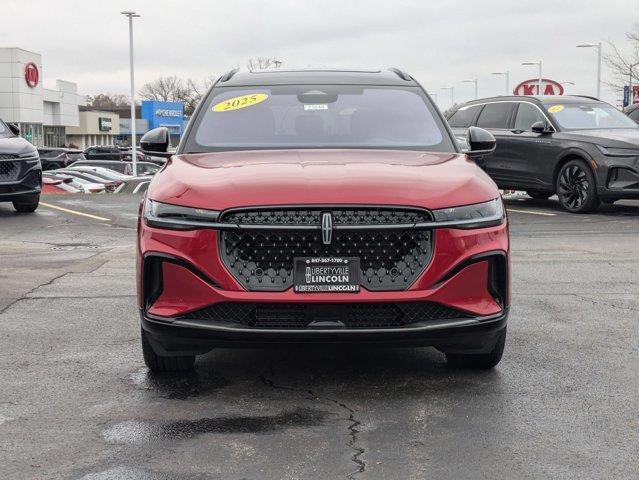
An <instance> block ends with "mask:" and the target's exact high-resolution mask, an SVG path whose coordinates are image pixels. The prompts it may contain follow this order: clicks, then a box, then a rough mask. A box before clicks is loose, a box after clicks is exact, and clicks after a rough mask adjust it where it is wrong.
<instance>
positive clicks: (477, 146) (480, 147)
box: [466, 127, 497, 158]
mask: <svg viewBox="0 0 639 480" xmlns="http://www.w3.org/2000/svg"><path fill="white" fill-rule="evenodd" d="M466 142H467V143H468V146H469V147H470V150H469V151H468V152H466V155H468V156H469V157H471V158H478V157H481V156H483V155H488V154H489V153H493V152H494V151H495V147H496V146H497V140H495V137H493V135H492V133H490V132H488V131H486V130H484V129H483V128H478V127H470V128H469V129H468V134H467V135H466Z"/></svg>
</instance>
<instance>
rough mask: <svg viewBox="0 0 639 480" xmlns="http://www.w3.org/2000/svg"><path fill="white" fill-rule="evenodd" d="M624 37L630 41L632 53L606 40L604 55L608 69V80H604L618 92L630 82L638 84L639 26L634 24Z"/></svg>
mask: <svg viewBox="0 0 639 480" xmlns="http://www.w3.org/2000/svg"><path fill="white" fill-rule="evenodd" d="M626 39H627V40H628V42H629V43H630V46H631V50H632V53H631V54H627V53H624V52H623V51H622V50H621V49H620V48H619V47H618V46H617V45H616V44H614V43H613V42H608V47H609V53H607V54H605V55H604V59H605V61H606V64H607V65H608V68H609V69H610V72H611V73H610V80H609V81H607V82H605V83H606V85H608V86H609V87H610V88H612V89H613V90H615V91H617V92H620V91H623V87H624V86H626V85H628V84H629V83H630V76H631V75H632V84H633V85H639V71H637V69H638V68H639V26H635V28H634V30H633V31H632V32H629V33H627V34H626ZM631 70H632V71H631Z"/></svg>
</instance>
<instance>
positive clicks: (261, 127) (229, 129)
mask: <svg viewBox="0 0 639 480" xmlns="http://www.w3.org/2000/svg"><path fill="white" fill-rule="evenodd" d="M260 148H268V149H276V148H392V149H418V150H430V151H445V152H454V151H455V148H454V147H453V145H452V141H451V139H450V136H449V135H448V132H447V131H446V129H445V127H444V126H443V124H442V122H441V120H440V118H439V116H438V115H437V114H436V113H435V110H434V109H433V107H432V105H430V102H429V101H428V99H427V98H426V97H425V95H424V94H423V92H422V90H421V89H420V88H416V87H372V86H370V87H369V86H352V85H340V86H337V85H315V86H314V85H282V86H270V87H230V88H216V89H214V90H213V91H212V94H211V95H210V96H209V98H208V99H207V100H206V102H205V104H204V105H203V108H202V110H201V111H200V114H199V115H198V118H197V119H196V121H195V123H194V125H193V127H192V129H191V134H190V135H189V139H187V143H186V148H185V151H187V152H202V151H217V150H233V149H260Z"/></svg>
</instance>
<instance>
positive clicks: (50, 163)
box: [38, 147, 84, 170]
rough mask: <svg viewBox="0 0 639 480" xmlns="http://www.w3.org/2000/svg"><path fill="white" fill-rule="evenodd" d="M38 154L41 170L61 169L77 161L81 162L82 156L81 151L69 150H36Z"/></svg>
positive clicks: (47, 148) (49, 148)
mask: <svg viewBox="0 0 639 480" xmlns="http://www.w3.org/2000/svg"><path fill="white" fill-rule="evenodd" d="M38 153H39V154H40V162H41V163H42V170H53V169H56V168H63V167H66V166H68V165H70V164H71V163H73V162H75V161H77V160H83V159H84V154H83V153H82V150H73V149H69V148H52V147H44V148H38Z"/></svg>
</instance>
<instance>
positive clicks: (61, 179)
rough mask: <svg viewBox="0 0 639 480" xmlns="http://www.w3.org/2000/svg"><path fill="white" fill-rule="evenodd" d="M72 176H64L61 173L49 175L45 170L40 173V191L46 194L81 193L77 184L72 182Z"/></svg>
mask: <svg viewBox="0 0 639 480" xmlns="http://www.w3.org/2000/svg"><path fill="white" fill-rule="evenodd" d="M72 181H73V177H65V176H62V175H49V174H47V173H46V172H44V173H43V174H42V193H46V194H54V195H55V194H69V193H83V192H82V189H81V188H80V187H79V186H77V185H76V186H74V185H73V184H72Z"/></svg>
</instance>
